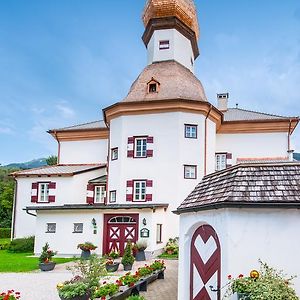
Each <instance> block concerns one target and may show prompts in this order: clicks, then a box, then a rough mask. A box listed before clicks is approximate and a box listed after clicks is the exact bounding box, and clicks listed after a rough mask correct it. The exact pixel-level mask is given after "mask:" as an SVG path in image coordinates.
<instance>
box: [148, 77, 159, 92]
mask: <svg viewBox="0 0 300 300" xmlns="http://www.w3.org/2000/svg"><path fill="white" fill-rule="evenodd" d="M159 86H160V83H159V82H158V81H157V80H155V79H154V78H153V77H152V78H151V80H150V81H149V82H148V93H149V94H151V93H158V92H159Z"/></svg>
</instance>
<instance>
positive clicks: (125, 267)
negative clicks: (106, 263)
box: [123, 264, 132, 271]
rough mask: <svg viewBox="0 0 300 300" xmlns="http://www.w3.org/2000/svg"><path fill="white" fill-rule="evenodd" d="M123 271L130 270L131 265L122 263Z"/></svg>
mask: <svg viewBox="0 0 300 300" xmlns="http://www.w3.org/2000/svg"><path fill="white" fill-rule="evenodd" d="M123 267H124V271H131V270H132V265H129V264H128V265H123Z"/></svg>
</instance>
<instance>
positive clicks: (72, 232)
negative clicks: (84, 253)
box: [72, 231, 83, 233]
mask: <svg viewBox="0 0 300 300" xmlns="http://www.w3.org/2000/svg"><path fill="white" fill-rule="evenodd" d="M72 233H83V231H73V232H72Z"/></svg>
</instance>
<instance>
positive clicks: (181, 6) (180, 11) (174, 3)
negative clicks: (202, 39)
mask: <svg viewBox="0 0 300 300" xmlns="http://www.w3.org/2000/svg"><path fill="white" fill-rule="evenodd" d="M165 17H176V18H178V19H179V20H180V21H181V22H183V23H184V24H185V25H186V26H188V27H189V28H191V29H192V30H193V31H194V32H195V34H196V36H197V37H199V24H198V18H197V11H196V7H195V4H194V1H193V0H148V1H147V3H146V6H145V9H144V12H143V17H142V18H143V22H144V25H145V27H146V26H147V24H148V22H149V21H150V20H151V19H154V18H165Z"/></svg>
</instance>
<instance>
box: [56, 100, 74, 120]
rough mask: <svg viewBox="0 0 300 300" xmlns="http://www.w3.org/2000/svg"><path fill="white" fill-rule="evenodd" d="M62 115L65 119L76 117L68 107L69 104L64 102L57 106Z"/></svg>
mask: <svg viewBox="0 0 300 300" xmlns="http://www.w3.org/2000/svg"><path fill="white" fill-rule="evenodd" d="M55 108H56V109H57V110H58V112H59V113H60V115H61V116H62V117H63V118H65V119H73V118H74V117H75V116H76V112H75V111H74V110H73V109H72V108H71V107H70V106H68V104H67V102H65V101H62V102H61V103H58V104H56V105H55Z"/></svg>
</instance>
